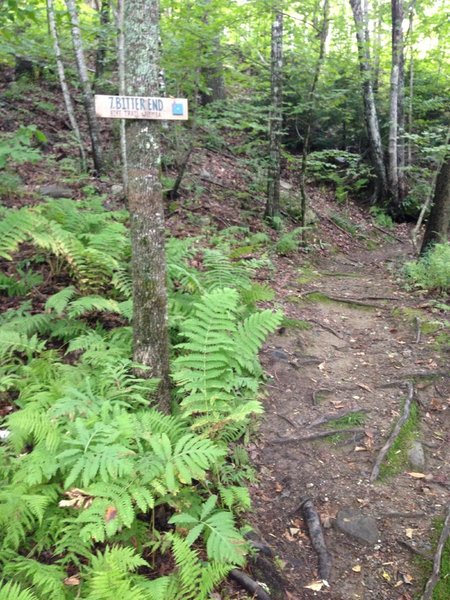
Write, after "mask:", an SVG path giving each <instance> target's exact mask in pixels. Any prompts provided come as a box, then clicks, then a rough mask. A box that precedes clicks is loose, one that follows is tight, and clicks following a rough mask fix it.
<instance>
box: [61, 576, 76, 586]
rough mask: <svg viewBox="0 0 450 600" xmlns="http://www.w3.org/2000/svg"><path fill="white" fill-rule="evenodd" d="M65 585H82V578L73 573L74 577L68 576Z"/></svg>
mask: <svg viewBox="0 0 450 600" xmlns="http://www.w3.org/2000/svg"><path fill="white" fill-rule="evenodd" d="M64 585H80V578H79V577H77V576H76V575H72V577H66V578H65V579H64Z"/></svg>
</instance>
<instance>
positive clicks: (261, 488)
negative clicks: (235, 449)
mask: <svg viewBox="0 0 450 600" xmlns="http://www.w3.org/2000/svg"><path fill="white" fill-rule="evenodd" d="M404 252H405V245H400V244H395V243H394V244H387V245H385V246H384V247H382V248H381V249H379V250H377V251H369V250H367V251H365V250H361V249H359V250H358V251H357V253H355V254H352V255H344V254H339V255H334V256H329V257H328V258H325V259H324V258H322V259H320V262H316V263H315V264H313V265H310V266H309V269H305V267H303V269H302V270H303V274H302V273H301V272H297V273H296V269H291V271H290V273H289V277H287V276H286V274H284V275H283V274H282V273H281V272H280V274H279V275H278V279H279V282H278V284H279V287H278V292H279V297H280V298H282V301H283V305H284V309H285V312H286V313H287V315H288V316H289V317H291V318H298V319H303V320H306V321H309V322H310V325H311V326H312V327H311V329H309V330H300V329H295V328H286V329H282V330H280V332H279V333H278V334H277V335H275V336H273V337H272V339H271V340H270V343H269V344H268V345H267V346H266V348H265V350H264V353H263V363H264V366H265V368H266V370H267V371H268V373H269V375H270V377H269V381H268V383H267V393H268V397H267V399H266V411H267V412H266V415H265V420H264V422H263V424H262V427H261V429H260V432H259V436H258V437H259V442H257V443H256V444H252V445H251V446H250V455H251V457H252V459H253V462H254V464H255V466H256V468H257V471H258V473H259V482H258V484H257V485H255V486H253V488H252V496H253V502H254V508H255V512H254V515H253V524H254V525H255V527H256V529H257V530H258V531H259V532H260V534H261V536H262V537H263V538H264V540H265V541H266V542H267V543H268V544H269V545H270V546H271V547H272V549H273V550H274V552H275V553H276V555H277V556H278V557H279V558H281V559H282V561H284V564H285V566H284V574H285V576H286V578H287V580H288V591H289V592H288V596H289V598H291V599H296V600H297V599H298V600H300V599H303V598H313V597H317V596H320V595H322V596H323V595H324V596H326V597H328V598H332V599H336V600H338V599H339V600H340V599H342V600H351V599H359V600H362V599H364V600H369V599H370V600H375V599H377V600H380V599H389V600H394V599H400V598H402V599H403V600H406V599H407V598H412V597H413V595H414V594H416V593H417V592H418V591H419V590H420V586H421V584H422V581H420V574H419V572H418V568H417V565H416V564H415V562H414V558H413V554H414V553H413V552H412V551H411V550H410V549H408V548H407V547H406V546H405V545H402V543H406V544H409V545H412V546H416V547H417V548H418V551H421V552H425V553H426V552H429V551H430V543H429V542H430V539H431V536H432V523H433V519H435V518H436V517H437V516H440V515H442V514H443V512H444V509H445V505H446V503H447V502H448V501H449V489H450V462H449V458H450V455H449V447H450V445H449V441H450V419H449V416H450V409H449V405H450V381H449V379H447V378H445V377H438V378H433V379H431V378H425V377H423V375H422V374H423V373H424V372H447V373H448V372H449V368H448V367H449V362H450V361H449V358H450V356H449V354H448V348H447V350H445V349H443V348H441V350H440V351H439V350H438V349H437V347H436V344H435V335H433V336H432V335H425V334H422V335H421V336H420V340H418V336H417V328H416V325H417V323H418V322H420V323H422V322H425V321H429V320H430V319H431V320H432V319H435V320H436V317H435V316H433V315H431V314H430V312H429V308H428V307H427V306H425V305H424V303H423V299H420V298H419V299H417V297H416V299H415V300H414V297H413V299H411V298H412V296H411V294H408V293H407V292H405V291H404V290H402V289H401V288H399V286H398V285H397V283H396V281H395V267H396V265H397V263H399V262H400V261H404ZM298 277H300V282H299V280H298V279H296V278H298ZM317 292H320V294H317ZM332 299H335V300H332ZM336 299H343V300H345V299H353V300H356V301H357V302H358V303H355V304H353V303H351V302H340V301H338V300H336ZM414 304H415V305H416V310H418V311H419V312H418V313H417V314H418V315H420V316H419V321H417V320H415V318H414V317H412V318H411V308H412V307H413V306H414ZM402 307H403V308H404V307H408V309H409V311H408V310H407V313H408V315H409V317H410V322H407V321H406V320H405V319H402V318H401V314H402V310H403V308H402ZM417 307H419V308H417ZM394 309H397V310H394ZM413 314H416V313H413ZM441 317H442V315H441ZM417 342H418V343H417ZM447 345H448V343H447ZM419 374H421V375H419ZM408 381H409V382H412V383H413V384H414V391H415V399H416V401H417V406H418V408H419V423H418V428H419V433H418V439H419V440H420V441H421V442H422V445H423V448H424V449H425V455H426V464H425V466H424V467H423V468H422V469H420V471H421V472H423V474H424V475H426V478H415V477H414V476H411V475H410V474H409V472H417V471H419V468H418V467H411V466H408V465H406V464H404V465H402V467H401V469H400V472H399V473H398V474H395V475H392V476H390V477H387V478H384V479H382V480H381V482H378V481H377V482H375V483H373V484H371V483H369V476H370V473H371V469H372V466H373V463H374V461H375V459H376V457H377V454H378V450H379V449H380V448H381V446H382V445H383V444H384V442H385V440H386V438H387V436H388V435H389V432H390V431H391V429H392V427H393V425H394V423H395V422H396V420H397V419H398V417H399V415H400V414H401V410H402V406H403V401H404V399H405V398H406V394H407V390H406V389H405V387H404V386H403V384H405V383H406V382H408ZM446 409H448V410H446ZM351 410H354V411H355V410H360V411H361V412H360V413H357V414H356V415H355V413H350V414H349V415H348V416H347V417H346V421H345V422H344V423H342V422H341V426H343V427H345V428H346V429H353V430H356V431H352V432H350V433H343V434H341V435H340V436H339V437H338V438H331V437H325V438H321V439H317V440H315V441H296V438H299V437H304V436H307V435H310V434H312V433H315V432H322V431H326V430H327V427H332V428H333V427H335V425H334V421H333V420H331V421H329V422H328V423H323V424H320V423H319V421H320V420H321V419H323V418H330V417H333V416H336V415H339V414H342V413H346V412H347V411H351ZM361 415H362V417H361ZM362 419H363V420H362ZM315 422H317V424H316V425H314V423H315ZM311 425H313V426H311ZM305 495H307V496H309V497H310V498H311V499H312V500H313V502H314V504H315V507H316V509H317V511H318V512H319V514H320V516H321V519H322V522H323V524H324V526H325V530H324V531H325V537H326V543H327V546H328V548H329V550H330V552H331V554H332V557H333V568H332V576H331V578H330V588H329V589H328V590H324V591H322V592H320V593H319V594H318V593H315V592H313V591H310V590H308V589H305V585H308V584H310V583H311V582H312V581H313V580H316V579H318V575H317V556H316V555H315V553H314V551H313V549H312V547H311V544H310V540H309V537H308V535H307V528H306V525H305V523H304V521H303V520H302V515H301V512H300V511H299V505H300V502H301V499H302V498H303V497H305ZM342 509H352V510H357V511H360V512H361V514H362V516H369V517H373V519H374V521H372V525H374V524H375V525H376V527H377V529H378V532H377V536H376V537H377V538H378V539H377V540H376V542H375V543H374V542H373V541H372V542H371V543H362V542H360V541H358V540H357V539H356V538H354V537H351V536H349V535H347V534H345V533H342V532H341V531H340V530H338V528H337V527H336V523H335V517H336V515H337V513H338V512H339V511H341V510H342ZM341 517H342V513H341ZM375 531H376V530H375ZM372 533H373V532H372ZM289 594H290V595H289Z"/></svg>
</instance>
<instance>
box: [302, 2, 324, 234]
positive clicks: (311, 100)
mask: <svg viewBox="0 0 450 600" xmlns="http://www.w3.org/2000/svg"><path fill="white" fill-rule="evenodd" d="M328 11H329V3H328V0H324V2H323V9H322V12H323V19H322V27H321V28H320V33H319V36H320V47H319V56H318V58H317V63H316V68H315V69H314V77H313V80H312V83H311V87H310V90H309V94H308V105H309V107H310V108H309V111H308V114H307V121H308V124H307V126H306V134H305V138H304V141H303V151H302V166H301V172H300V197H301V220H300V222H301V226H302V227H305V226H306V209H307V204H308V196H307V194H306V170H307V167H308V152H309V142H310V138H311V131H312V126H313V119H314V111H315V108H316V88H317V83H318V81H319V76H320V70H321V68H322V63H323V59H324V56H325V44H326V41H327V36H328Z"/></svg>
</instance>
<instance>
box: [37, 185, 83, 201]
mask: <svg viewBox="0 0 450 600" xmlns="http://www.w3.org/2000/svg"><path fill="white" fill-rule="evenodd" d="M38 192H39V193H40V194H42V195H43V196H48V197H49V198H75V192H74V190H72V189H71V188H69V187H66V186H64V185H59V184H58V183H51V184H49V185H41V187H40V188H38Z"/></svg>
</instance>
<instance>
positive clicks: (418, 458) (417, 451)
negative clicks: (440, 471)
mask: <svg viewBox="0 0 450 600" xmlns="http://www.w3.org/2000/svg"><path fill="white" fill-rule="evenodd" d="M408 461H409V464H410V465H411V467H413V468H414V469H419V470H420V469H423V467H424V466H425V452H424V449H423V446H422V444H421V443H420V442H419V441H417V440H416V441H414V442H411V444H410V446H409V448H408Z"/></svg>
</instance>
